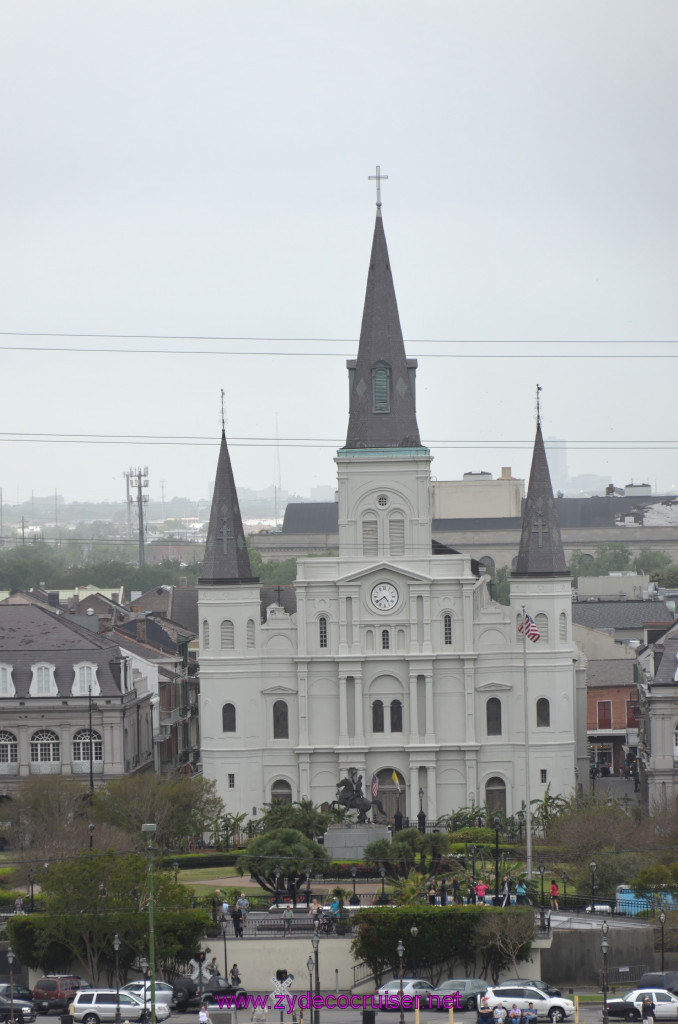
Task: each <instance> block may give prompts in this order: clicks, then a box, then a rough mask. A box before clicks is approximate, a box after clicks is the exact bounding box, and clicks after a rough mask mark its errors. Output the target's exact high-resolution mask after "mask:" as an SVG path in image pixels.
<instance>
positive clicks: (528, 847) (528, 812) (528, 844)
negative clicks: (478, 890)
mask: <svg viewBox="0 0 678 1024" xmlns="http://www.w3.org/2000/svg"><path fill="white" fill-rule="evenodd" d="M522 608H523V694H524V699H523V704H524V706H525V827H526V829H527V832H526V836H525V859H526V861H527V877H528V878H532V808H531V807H530V705H529V701H528V696H527V612H526V610H525V605H523V606H522Z"/></svg>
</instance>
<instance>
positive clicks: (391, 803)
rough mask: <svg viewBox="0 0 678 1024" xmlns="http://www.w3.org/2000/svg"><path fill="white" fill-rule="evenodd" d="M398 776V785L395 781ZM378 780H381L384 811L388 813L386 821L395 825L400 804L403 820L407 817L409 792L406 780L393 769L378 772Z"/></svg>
mask: <svg viewBox="0 0 678 1024" xmlns="http://www.w3.org/2000/svg"><path fill="white" fill-rule="evenodd" d="M394 774H395V776H396V778H397V780H398V783H397V784H396V783H395V782H394V780H393V776H394ZM377 778H378V780H379V800H381V802H382V805H383V808H384V811H385V812H386V819H387V821H388V822H389V824H391V825H392V824H393V819H394V817H395V815H396V811H397V810H398V803H399V802H400V813H401V814H402V816H403V818H406V817H407V792H406V789H405V779H404V778H403V776H402V775H401V774H400V772H397V771H394V769H393V768H382V770H381V771H380V772H377ZM398 787H400V801H398Z"/></svg>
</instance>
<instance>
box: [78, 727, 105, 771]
mask: <svg viewBox="0 0 678 1024" xmlns="http://www.w3.org/2000/svg"><path fill="white" fill-rule="evenodd" d="M103 759H104V745H103V742H102V739H101V734H100V733H98V732H94V730H92V732H90V731H89V729H78V731H77V732H76V734H75V736H74V737H73V761H74V763H76V762H80V763H86V764H87V765H89V762H90V760H91V761H103Z"/></svg>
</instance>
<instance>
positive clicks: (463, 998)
mask: <svg viewBox="0 0 678 1024" xmlns="http://www.w3.org/2000/svg"><path fill="white" fill-rule="evenodd" d="M486 990H487V982H486V981H484V979H483V978H448V979H447V981H443V982H441V983H440V985H438V987H437V988H435V989H434V990H433V992H431V993H430V994H429V1003H428V1005H429V1007H430V1008H431V1009H432V1010H447V1007H446V1006H445V1005H444V1004H443V997H444V996H450V995H454V993H455V992H458V993H459V1005H460V1006H461V1009H462V1010H475V1009H476V1008H477V1006H478V999H479V998H480V996H482V995H483V993H484V992H485V991H486ZM436 996H437V997H438V998H437V999H436V998H435V997H436ZM454 1008H455V1009H457V1007H456V1006H455V1007H454Z"/></svg>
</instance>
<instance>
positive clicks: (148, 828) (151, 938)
mask: <svg viewBox="0 0 678 1024" xmlns="http://www.w3.org/2000/svg"><path fill="white" fill-rule="evenodd" d="M156 828H157V825H156V824H155V823H154V822H147V823H146V824H145V825H142V826H141V831H142V832H145V833H146V835H147V836H148V845H147V855H148V896H149V899H148V952H149V958H150V966H151V1024H155V924H154V921H153V837H154V836H155V831H156Z"/></svg>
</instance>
